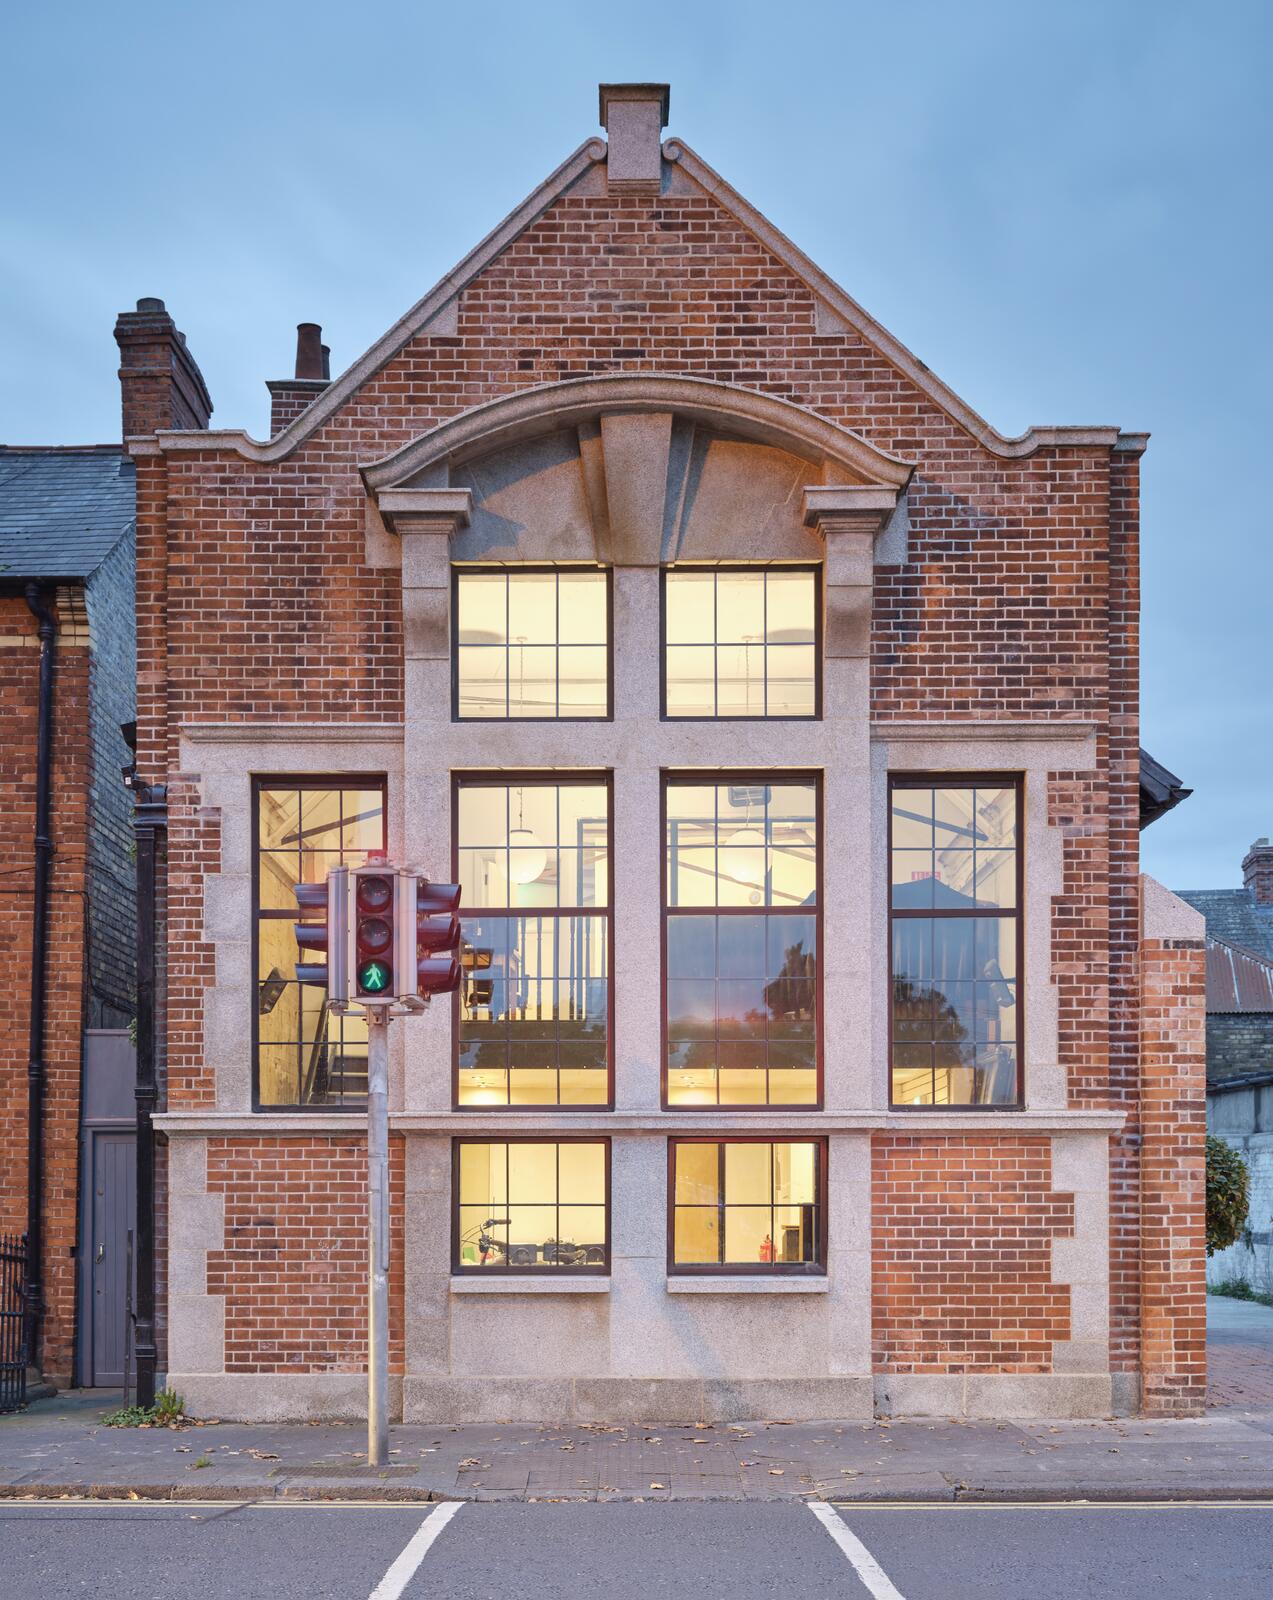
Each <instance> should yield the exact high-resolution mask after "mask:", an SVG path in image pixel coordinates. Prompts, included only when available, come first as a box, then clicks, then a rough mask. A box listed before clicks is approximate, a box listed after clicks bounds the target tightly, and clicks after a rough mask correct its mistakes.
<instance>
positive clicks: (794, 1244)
mask: <svg viewBox="0 0 1273 1600" xmlns="http://www.w3.org/2000/svg"><path fill="white" fill-rule="evenodd" d="M825 1159H826V1151H825V1147H824V1145H823V1143H822V1141H821V1140H817V1139H813V1140H806V1141H802V1142H800V1143H782V1144H777V1143H775V1144H770V1143H767V1142H765V1141H762V1140H752V1139H729V1140H720V1141H715V1140H700V1139H673V1140H672V1141H671V1187H672V1229H671V1253H670V1259H669V1262H668V1266H669V1268H670V1269H671V1270H672V1271H673V1272H695V1271H697V1272H704V1271H710V1270H711V1269H712V1268H723V1269H726V1270H728V1271H730V1272H817V1271H821V1270H822V1269H823V1268H824V1267H825V1264H826V1240H825V1233H824V1227H825V1224H824V1220H823V1219H824V1216H825V1206H824V1203H823V1180H824V1168H825Z"/></svg>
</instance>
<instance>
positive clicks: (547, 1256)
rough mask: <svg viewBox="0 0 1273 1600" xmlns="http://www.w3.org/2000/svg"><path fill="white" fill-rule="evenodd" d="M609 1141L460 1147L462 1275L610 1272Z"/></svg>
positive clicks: (467, 1142) (463, 1143)
mask: <svg viewBox="0 0 1273 1600" xmlns="http://www.w3.org/2000/svg"><path fill="white" fill-rule="evenodd" d="M608 1159H609V1148H608V1145H607V1143H606V1141H605V1140H603V1139H597V1140H577V1141H576V1140H569V1141H564V1142H562V1143H561V1144H549V1143H542V1144H541V1143H538V1142H533V1141H530V1140H525V1141H521V1140H517V1141H509V1142H508V1143H506V1144H485V1143H477V1142H475V1141H470V1140H463V1141H461V1143H460V1145H459V1217H458V1233H459V1241H458V1243H459V1256H458V1261H457V1263H456V1264H457V1266H458V1268H459V1270H460V1271H461V1272H466V1271H484V1270H498V1269H503V1270H505V1271H515V1272H526V1271H532V1270H543V1269H552V1270H556V1271H563V1270H571V1271H588V1270H589V1269H592V1270H594V1271H595V1270H598V1269H601V1270H604V1269H605V1268H606V1267H608V1266H609V1250H608V1243H607V1229H606V1204H607V1201H606V1166H607V1162H608Z"/></svg>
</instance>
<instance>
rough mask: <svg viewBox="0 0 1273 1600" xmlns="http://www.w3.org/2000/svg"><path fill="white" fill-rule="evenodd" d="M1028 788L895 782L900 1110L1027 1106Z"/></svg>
mask: <svg viewBox="0 0 1273 1600" xmlns="http://www.w3.org/2000/svg"><path fill="white" fill-rule="evenodd" d="M1020 798H1021V797H1020V785H1019V784H1018V783H1017V782H1016V781H1015V780H1013V779H1004V778H997V779H995V778H968V779H964V780H962V781H960V780H955V781H953V782H952V781H950V780H948V779H944V780H927V779H923V778H918V779H917V778H911V777H906V778H901V777H899V778H895V779H893V780H892V782H891V785H890V799H891V805H890V813H891V815H890V855H891V858H892V873H891V890H890V908H891V910H890V923H891V933H892V979H893V1012H892V1030H893V1067H892V1077H893V1089H892V1101H893V1104H894V1105H895V1106H899V1107H905V1106H925V1105H952V1106H983V1105H1001V1106H1011V1105H1017V1104H1019V1103H1020V1099H1021V1081H1020V1079H1021V1074H1020V1040H1021V1030H1020V1020H1019V1008H1018V993H1017V990H1018V971H1019V957H1020V935H1021V920H1020V883H1021V859H1020V857H1021V849H1020V839H1019V827H1020V822H1019V816H1020Z"/></svg>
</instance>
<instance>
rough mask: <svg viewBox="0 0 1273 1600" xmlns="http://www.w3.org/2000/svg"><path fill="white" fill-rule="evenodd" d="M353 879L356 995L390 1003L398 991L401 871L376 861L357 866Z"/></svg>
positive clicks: (354, 990) (364, 998) (358, 997)
mask: <svg viewBox="0 0 1273 1600" xmlns="http://www.w3.org/2000/svg"><path fill="white" fill-rule="evenodd" d="M353 882H354V892H353V902H354V903H353V919H352V920H353V946H354V959H353V969H354V972H353V975H354V982H353V998H354V999H356V1000H365V1001H382V1002H385V1003H387V1002H389V1001H391V1000H393V999H394V995H395V991H394V971H395V966H396V952H395V950H394V943H395V939H394V931H395V913H396V909H397V890H398V872H397V869H396V868H395V867H391V866H388V865H386V864H385V863H383V862H378V861H373V862H369V863H368V864H367V865H366V866H365V867H357V868H355V870H354V874H353Z"/></svg>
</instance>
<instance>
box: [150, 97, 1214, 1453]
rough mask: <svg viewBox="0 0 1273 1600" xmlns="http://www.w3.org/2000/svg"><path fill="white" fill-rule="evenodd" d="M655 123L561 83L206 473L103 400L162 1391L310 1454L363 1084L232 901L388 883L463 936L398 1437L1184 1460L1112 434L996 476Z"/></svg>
mask: <svg viewBox="0 0 1273 1600" xmlns="http://www.w3.org/2000/svg"><path fill="white" fill-rule="evenodd" d="M666 112H667V92H666V89H665V88H663V87H661V86H658V85H636V86H631V85H629V86H619V87H610V88H607V89H603V93H602V121H603V123H604V124H605V125H606V128H607V132H608V136H609V137H608V141H606V142H603V141H601V140H599V139H590V140H588V141H587V142H585V143H584V144H583V145H582V146H581V147H580V148H579V149H578V150H577V151H576V152H575V153H574V154H573V155H572V156H570V157H569V158H568V159H567V160H566V161H565V162H564V163H563V165H562V166H561V167H559V168H558V169H557V171H556V172H555V173H553V174H552V176H551V177H550V178H549V179H548V180H547V181H546V182H545V183H544V184H543V185H542V186H541V187H540V188H539V189H538V190H536V191H535V192H534V193H533V194H532V195H531V196H530V197H529V199H528V200H527V201H526V202H525V204H524V205H522V206H520V207H519V208H518V209H517V210H516V211H515V212H514V213H513V214H512V215H511V216H510V217H509V218H508V219H507V220H506V221H505V222H503V223H502V224H501V225H500V226H499V227H498V228H497V229H496V230H495V231H494V232H493V233H492V234H491V235H489V236H488V237H487V239H485V240H484V241H483V242H482V243H481V244H479V245H478V246H477V247H476V248H475V249H474V250H473V252H472V253H471V254H470V255H469V256H468V257H467V258H466V259H465V260H464V261H463V262H462V263H461V264H460V265H459V266H458V267H457V268H456V269H455V271H454V272H452V273H451V274H449V275H448V276H447V277H446V278H444V279H443V280H442V282H441V283H440V284H439V285H438V286H437V287H436V288H435V289H433V290H431V291H430V292H429V293H428V294H427V295H426V296H425V297H424V298H423V299H422V300H421V301H420V302H419V303H418V304H417V305H416V306H414V307H413V308H412V309H411V310H410V311H408V312H407V313H406V315H405V316H403V317H402V318H401V319H400V320H399V321H398V322H397V323H395V324H394V326H393V327H392V328H391V329H390V330H389V331H388V332H387V333H386V334H385V336H384V337H383V339H381V340H380V341H379V342H378V343H377V344H376V345H375V346H374V347H373V348H372V349H371V350H370V351H368V352H367V354H366V355H365V356H363V357H362V358H361V359H359V360H358V361H356V362H355V363H354V364H353V366H352V367H350V368H349V369H348V371H346V372H345V373H344V374H343V375H342V376H340V377H338V378H337V379H335V380H331V379H329V378H328V376H327V373H326V364H325V356H324V353H323V351H322V348H321V346H320V344H319V334H318V330H317V328H315V327H313V326H311V325H308V324H306V325H303V326H302V328H301V330H300V342H299V347H298V365H297V376H296V377H295V378H294V379H290V380H280V381H277V382H274V383H272V384H271V385H270V388H271V392H272V395H273V404H274V411H273V423H274V426H273V436H272V437H271V438H270V439H269V440H268V441H267V442H264V443H260V442H256V441H254V440H252V439H250V438H248V437H247V436H246V435H245V434H244V433H242V432H237V431H208V430H207V429H206V421H207V411H206V410H204V411H203V412H200V411H199V410H198V408H197V407H194V406H192V404H191V394H192V393H193V390H192V389H191V386H190V374H189V370H188V369H189V366H190V359H189V356H188V353H187V352H185V347H184V344H183V343H182V342H181V341H180V337H179V335H177V334H176V331H175V329H174V328H173V326H172V324H171V320H170V319H167V318H166V315H165V316H160V315H159V314H158V313H154V314H153V315H152V317H151V321H150V323H149V324H148V330H149V337H150V338H151V339H152V341H153V343H152V346H151V350H150V355H149V356H148V358H147V361H146V364H145V368H144V377H143V376H142V375H141V374H140V372H130V370H129V368H128V367H127V365H126V366H125V369H124V372H123V379H124V390H125V398H124V406H125V418H126V433H127V435H128V440H129V451H130V454H131V455H132V457H133V459H134V461H135V462H136V465H137V474H138V637H139V646H140V661H139V669H140V670H139V707H138V761H139V769H140V774H141V777H142V779H143V781H144V782H146V783H147V784H151V785H155V786H158V785H165V786H166V793H167V803H168V862H167V883H166V892H167V913H166V915H167V922H166V985H167V1001H166V1012H165V1019H164V1039H163V1053H164V1056H165V1061H164V1072H165V1095H166V1099H165V1103H164V1108H163V1110H162V1112H161V1114H160V1115H159V1116H158V1117H157V1118H156V1125H157V1126H158V1127H159V1129H160V1130H161V1132H162V1135H163V1137H164V1138H165V1139H166V1141H167V1147H168V1151H167V1153H168V1173H169V1180H170V1188H171V1193H170V1199H169V1206H168V1214H167V1215H168V1223H169V1245H170V1247H169V1254H168V1264H169V1269H170V1270H169V1296H168V1307H167V1309H168V1318H169V1342H168V1349H167V1367H168V1374H169V1379H170V1381H171V1382H172V1383H174V1384H175V1385H176V1386H177V1387H178V1388H179V1389H180V1390H182V1391H183V1392H184V1394H185V1395H186V1397H187V1400H188V1402H189V1404H190V1405H191V1407H192V1408H193V1409H194V1410H197V1411H212V1412H215V1413H216V1414H217V1415H220V1416H240V1417H264V1416H317V1415H336V1414H355V1415H356V1414H358V1413H359V1412H360V1410H361V1408H362V1406H363V1403H364V1379H363V1377H362V1372H363V1364H364V1363H363V1348H364V1346H363V1340H364V1326H365V1311H364V1292H365V1291H364V1280H365V1267H364V1247H363V1237H364V1197H363V1194H364V1191H363V1171H364V1164H363V1149H364V1145H363V1134H362V1129H363V1120H362V1117H361V1115H360V1112H359V1107H360V1104H361V1099H362V1096H363V1094H364V1093H365V1088H366V1066H365V1061H366V1035H365V1031H361V1032H360V1029H359V1027H358V1024H357V1022H356V1021H355V1020H354V1019H351V1018H349V1017H346V1018H345V1019H344V1020H343V1021H342V1020H341V1019H340V1018H338V1017H335V1016H333V1015H332V1014H331V1013H330V1012H329V1010H328V1008H327V1006H326V1004H325V1001H324V997H323V995H322V993H321V992H315V991H314V990H313V989H312V988H310V987H307V986H305V985H302V984H299V983H297V982H296V979H295V963H296V959H297V952H296V947H295V944H294V942H293V939H292V934H291V923H292V921H293V919H294V911H293V903H294V902H293V898H292V893H291V886H292V884H293V883H294V882H296V881H297V880H299V879H302V878H321V877H322V876H323V875H324V873H325V871H326V868H327V866H328V865H329V864H330V863H331V862H333V861H335V860H337V859H340V858H342V857H343V858H344V859H346V860H355V861H356V860H360V859H362V857H363V855H364V854H365V852H366V851H367V850H368V849H375V848H379V847H381V846H387V848H388V849H389V851H390V852H391V854H392V855H393V856H394V857H395V858H401V859H406V860H411V861H414V862H417V863H418V864H420V865H421V866H422V867H423V868H424V869H425V870H427V871H428V872H430V873H431V874H433V875H434V876H435V877H439V878H449V877H451V876H453V875H454V876H455V877H456V878H457V879H458V881H459V882H461V884H462V885H463V889H464V902H463V917H464V941H465V942H464V981H463V984H462V989H461V993H460V995H459V996H458V998H457V1000H456V1003H455V1005H454V1007H452V1006H449V1005H445V1004H435V1005H434V1006H433V1007H432V1008H431V1010H430V1012H429V1014H428V1015H427V1016H425V1017H422V1018H418V1019H415V1018H413V1019H407V1020H405V1021H402V1022H399V1023H397V1024H395V1025H394V1029H393V1034H394V1037H393V1040H392V1052H393V1053H392V1057H391V1099H390V1106H391V1160H392V1170H393V1196H392V1222H393V1274H394V1275H393V1278H392V1281H391V1364H392V1369H393V1373H394V1380H393V1381H394V1405H395V1407H396V1408H398V1409H399V1412H400V1414H401V1415H403V1416H405V1417H406V1418H408V1419H433V1420H439V1421H443V1420H452V1421H455V1420H464V1419H476V1418H511V1417H516V1418H529V1419H534V1418H553V1419H559V1418H569V1417H610V1418H616V1417H619V1418H622V1417H640V1418H643V1419H649V1420H657V1419H659V1418H681V1419H684V1418H686V1417H691V1418H693V1417H717V1418H719V1417H738V1416H749V1415H750V1416H758V1415H766V1416H774V1415H780V1416H783V1415H785V1416H790V1417H801V1416H804V1417H809V1416H830V1415H838V1416H869V1415H870V1414H871V1412H872V1410H873V1409H874V1408H879V1409H881V1410H884V1411H894V1412H911V1413H928V1414H941V1415H950V1414H954V1415H983V1416H984V1415H989V1416H1006V1415H1023V1414H1036V1415H1058V1416H1060V1415H1080V1416H1082V1415H1095V1414H1103V1413H1108V1412H1109V1411H1111V1410H1114V1411H1122V1412H1126V1411H1131V1410H1135V1409H1136V1408H1137V1407H1138V1406H1140V1405H1142V1404H1143V1406H1144V1408H1145V1409H1146V1410H1147V1411H1150V1412H1186V1413H1187V1412H1192V1411H1195V1410H1196V1409H1197V1408H1198V1407H1199V1406H1200V1405H1201V1403H1202V1395H1203V1388H1204V1379H1205V1370H1204V1355H1203V1320H1204V1315H1203V1308H1204V1301H1203V1265H1202V1253H1203V1252H1202V1133H1203V1077H1202V1062H1203V1011H1202V984H1203V945H1202V920H1201V918H1200V917H1199V916H1198V915H1197V914H1196V913H1195V912H1194V911H1192V910H1191V909H1190V908H1189V907H1187V906H1185V905H1183V904H1182V903H1181V902H1180V901H1178V900H1176V899H1175V898H1174V897H1173V896H1171V895H1170V894H1168V892H1167V891H1166V890H1164V889H1162V888H1161V887H1160V886H1158V885H1156V884H1154V883H1153V882H1152V881H1149V880H1145V879H1142V878H1141V877H1140V876H1139V871H1138V846H1137V830H1138V820H1139V807H1140V803H1141V799H1142V796H1141V790H1140V783H1139V778H1140V772H1141V757H1140V752H1139V748H1138V699H1139V686H1138V612H1139V586H1138V475H1139V470H1140V457H1141V454H1142V451H1143V450H1144V447H1145V435H1143V434H1135V433H1121V432H1119V431H1118V430H1117V429H1115V428H1111V427H1090V428H1089V427H1059V428H1034V429H1031V430H1030V431H1029V432H1028V433H1026V434H1024V435H1022V436H1021V437H1020V438H1015V439H1010V438H1006V437H1004V436H1003V435H1001V434H999V433H998V432H996V430H995V429H994V428H993V427H992V426H991V425H990V424H989V423H987V422H985V421H983V420H982V419H981V418H980V417H978V416H977V415H976V414H975V413H974V412H973V411H972V410H971V409H970V408H969V407H968V406H967V405H966V404H965V403H964V402H963V401H961V400H960V399H959V398H958V397H957V396H956V395H954V394H953V393H952V392H951V391H950V390H949V389H948V388H946V386H945V385H944V384H942V383H941V382H940V380H938V379H937V378H936V377H934V375H933V374H932V373H931V372H930V371H929V370H928V369H927V368H926V367H925V366H924V365H923V364H922V363H921V362H919V361H918V360H916V358H915V357H914V356H912V355H911V354H910V353H909V352H908V351H906V350H905V349H904V348H903V347H902V346H901V345H899V344H898V342H897V341H896V340H895V339H894V338H892V337H891V336H890V335H889V334H888V333H887V332H885V330H883V329H882V328H881V327H879V325H878V324H876V323H875V322H874V321H873V320H872V319H871V317H870V316H869V315H868V314H867V313H866V312H865V311H863V310H862V308H861V307H859V306H858V305H856V304H855V303H854V302H853V301H852V300H851V299H850V298H849V297H848V296H847V295H845V294H844V293H843V291H841V290H840V289H839V288H837V287H836V286H835V285H834V284H833V283H832V282H830V280H828V279H827V278H826V277H825V276H824V274H822V273H821V272H820V271H819V270H818V269H817V268H816V267H815V266H814V265H813V264H812V263H811V262H810V261H809V260H807V259H806V258H805V257H804V256H803V255H802V254H801V252H800V251H799V249H798V248H797V247H796V246H794V245H793V244H792V243H791V242H790V241H789V240H787V239H786V238H784V237H783V236H782V235H781V234H780V233H778V231H777V230H776V229H775V228H774V227H773V226H772V225H771V224H770V223H768V222H767V221H766V220H765V219H764V218H763V217H762V216H761V215H760V214H759V213H758V212H756V211H755V210H754V209H753V208H752V207H751V206H750V205H749V204H748V202H747V201H745V200H744V199H743V198H742V197H741V196H740V195H738V194H737V193H735V192H734V191H733V190H732V189H731V188H730V187H729V185H728V184H727V183H726V182H725V181H724V179H722V178H721V177H719V176H718V175H717V174H716V173H715V172H714V171H713V170H712V169H711V168H710V167H708V166H707V165H706V164H705V163H704V162H703V161H702V160H701V159H700V158H699V157H698V156H696V155H695V154H694V153H693V151H692V150H690V149H689V147H688V146H686V145H685V144H683V143H681V142H680V141H679V140H669V141H667V142H665V143H660V136H661V128H662V126H663V124H664V122H665V121H666ZM130 315H137V316H142V315H143V313H141V312H139V313H136V314H130ZM124 322H125V323H127V322H128V319H124ZM138 337H140V335H139V336H138ZM143 385H144V387H143ZM129 419H131V421H130V420H129Z"/></svg>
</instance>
